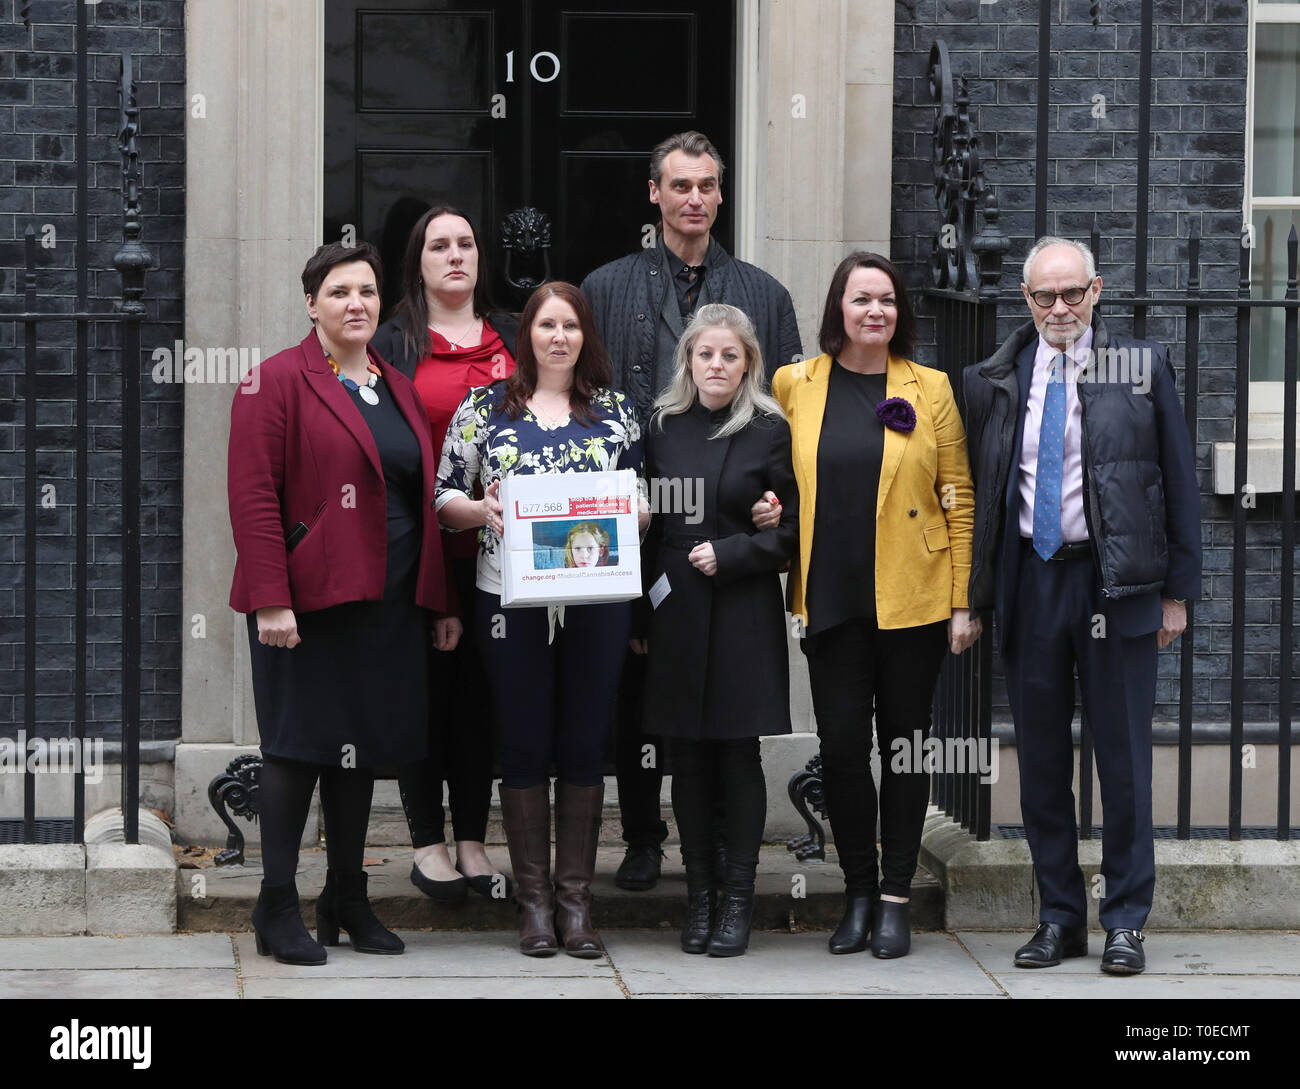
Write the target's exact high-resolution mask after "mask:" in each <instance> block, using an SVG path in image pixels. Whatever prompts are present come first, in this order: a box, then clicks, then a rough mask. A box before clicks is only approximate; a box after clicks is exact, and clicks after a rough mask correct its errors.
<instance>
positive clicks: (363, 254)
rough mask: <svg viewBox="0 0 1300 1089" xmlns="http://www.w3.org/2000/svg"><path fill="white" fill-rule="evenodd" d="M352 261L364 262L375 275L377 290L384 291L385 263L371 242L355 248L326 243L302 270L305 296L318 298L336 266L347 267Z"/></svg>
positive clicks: (340, 243)
mask: <svg viewBox="0 0 1300 1089" xmlns="http://www.w3.org/2000/svg"><path fill="white" fill-rule="evenodd" d="M352 261H364V262H365V263H366V264H368V265H369V266H370V267H371V268H372V269H373V270H374V273H375V289H376V290H377V291H380V292H382V291H383V290H384V262H383V261H382V260H381V259H380V257H379V251H378V250H377V249H375V247H374V246H372V245H371V244H370V243H369V242H359V243H358V244H357V245H355V246H345V245H343V243H342V242H326V243H325V245H323V246H321V247H320V249H318V250H317V251H316V252H315V253H313V254H312V255H311V257H310V258H308V260H307V264H306V265H304V266H303V270H302V291H303V294H304V295H310V296H311V297H312V298H313V299H315V298H316V292H318V291H319V290H320V285H321V284H323V283H324V282H325V277H326V276H328V275H329V274H330V270H331V269H332V268H334V267H335V266H336V265H346V264H349V263H351V262H352Z"/></svg>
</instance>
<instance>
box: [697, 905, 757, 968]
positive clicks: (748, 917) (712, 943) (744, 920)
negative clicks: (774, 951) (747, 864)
mask: <svg viewBox="0 0 1300 1089" xmlns="http://www.w3.org/2000/svg"><path fill="white" fill-rule="evenodd" d="M719 897H720V901H721V902H720V903H719V904H718V923H717V925H716V926H715V927H714V928H713V933H712V934H711V935H710V936H709V944H708V946H706V948H705V952H706V953H708V954H709V956H711V957H739V956H741V955H743V954H744V952H745V950H746V949H748V948H749V928H750V926H751V924H752V923H753V921H754V894H753V893H752V892H749V893H734V892H727V893H719Z"/></svg>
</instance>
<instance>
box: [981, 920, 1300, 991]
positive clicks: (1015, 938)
mask: <svg viewBox="0 0 1300 1089" xmlns="http://www.w3.org/2000/svg"><path fill="white" fill-rule="evenodd" d="M1145 936H1146V942H1145V943H1144V948H1145V950H1146V955H1147V970H1146V972H1145V973H1144V974H1143V977H1142V978H1145V979H1150V978H1152V977H1153V976H1158V975H1176V976H1219V975H1242V976H1254V975H1267V976H1298V977H1300V940H1297V937H1296V935H1295V934H1293V933H1286V932H1280V931H1220V932H1217V933H1187V932H1184V931H1179V930H1169V931H1147V932H1146V934H1145ZM957 938H958V940H960V941H961V943H962V944H963V945H964V946H965V947H966V948H967V950H969V952H970V954H971V956H973V957H974V958H975V959H976V960H977V961H979V963H980V964H982V965H983V966H984V968H985V969H986V970H987V971H988V972H989V974H990V975H992V976H994V977H995V978H997V979H999V980H1001V979H1003V978H1004V977H1008V976H1015V977H1020V976H1027V975H1036V974H1038V973H1045V972H1050V973H1052V974H1053V975H1062V976H1064V975H1069V976H1097V975H1100V974H1101V953H1102V950H1103V949H1104V948H1105V947H1106V932H1105V931H1103V930H1094V931H1091V932H1089V934H1088V956H1086V957H1071V958H1070V959H1069V960H1063V961H1061V963H1060V964H1058V965H1056V966H1055V967H1052V968H1017V967H1015V965H1014V964H1013V963H1012V960H1013V958H1014V956H1015V951H1016V950H1017V949H1018V948H1019V947H1020V946H1021V945H1023V944H1024V943H1025V942H1026V941H1027V940H1028V939H1029V933H1028V932H1024V931H1022V932H1015V933H1006V932H999V933H984V932H980V931H972V930H960V931H958V932H957ZM1105 978H1107V979H1111V978H1113V977H1110V976H1107V977H1105Z"/></svg>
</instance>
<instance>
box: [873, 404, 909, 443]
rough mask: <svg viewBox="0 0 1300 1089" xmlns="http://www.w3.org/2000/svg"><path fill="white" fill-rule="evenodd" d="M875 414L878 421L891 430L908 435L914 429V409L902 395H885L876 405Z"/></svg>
mask: <svg viewBox="0 0 1300 1089" xmlns="http://www.w3.org/2000/svg"><path fill="white" fill-rule="evenodd" d="M876 415H877V416H878V417H879V418H880V422H881V423H882V424H884V425H885V426H886V427H887V428H889V429H890V430H891V431H898V432H901V433H902V434H904V435H910V434H911V433H912V432H913V431H914V430H916V409H914V408H913V407H912V403H911V402H910V401H908V400H907V399H906V398H904V397H887V398H885V400H883V401H881V402H880V404H878V405H876Z"/></svg>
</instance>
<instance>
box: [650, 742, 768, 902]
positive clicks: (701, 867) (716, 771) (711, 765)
mask: <svg viewBox="0 0 1300 1089" xmlns="http://www.w3.org/2000/svg"><path fill="white" fill-rule="evenodd" d="M672 745H673V777H672V780H673V788H672V789H673V813H674V815H675V816H676V817H677V830H678V832H679V833H681V837H682V859H683V861H684V862H685V863H686V886H687V891H688V892H691V893H696V892H703V891H705V890H707V889H708V888H709V886H710V885H712V884H713V852H714V846H715V844H716V842H717V839H718V833H719V832H721V833H722V837H723V838H724V841H725V843H726V846H727V870H726V874H725V875H724V881H725V884H726V887H727V891H728V892H737V893H744V892H752V891H753V889H754V875H755V873H756V872H757V870H758V849H759V847H760V846H761V845H762V843H763V824H764V822H765V820H766V819H767V783H766V782H765V781H764V779H763V764H762V761H761V759H760V758H759V749H758V738H756V737H742V738H737V739H735V740H729V741H688V740H686V739H684V738H673V742H672ZM718 809H720V810H721V814H720V816H719V817H715V811H716V810H718ZM719 822H720V823H721V828H719V827H718V825H719Z"/></svg>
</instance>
